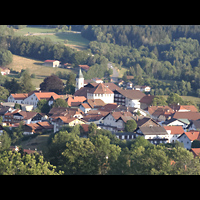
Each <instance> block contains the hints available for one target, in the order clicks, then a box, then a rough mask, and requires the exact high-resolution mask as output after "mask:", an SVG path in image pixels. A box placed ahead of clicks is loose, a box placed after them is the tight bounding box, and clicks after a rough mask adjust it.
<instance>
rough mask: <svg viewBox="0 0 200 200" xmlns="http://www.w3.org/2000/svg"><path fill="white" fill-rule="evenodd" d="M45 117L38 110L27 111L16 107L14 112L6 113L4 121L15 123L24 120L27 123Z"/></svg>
mask: <svg viewBox="0 0 200 200" xmlns="http://www.w3.org/2000/svg"><path fill="white" fill-rule="evenodd" d="M42 119H45V115H44V114H42V113H37V112H26V111H22V110H20V109H15V110H14V111H12V112H7V113H5V114H4V117H3V122H6V123H7V124H15V123H19V122H21V121H23V122H24V123H25V124H30V123H36V122H39V121H41V120H42Z"/></svg>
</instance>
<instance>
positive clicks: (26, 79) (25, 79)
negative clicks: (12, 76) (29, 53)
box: [20, 70, 35, 93]
mask: <svg viewBox="0 0 200 200" xmlns="http://www.w3.org/2000/svg"><path fill="white" fill-rule="evenodd" d="M20 84H21V90H22V92H24V93H29V92H31V91H33V90H34V89H35V88H34V86H33V85H32V82H31V77H30V75H29V73H28V71H27V70H25V71H24V72H23V73H22V76H21V78H20Z"/></svg>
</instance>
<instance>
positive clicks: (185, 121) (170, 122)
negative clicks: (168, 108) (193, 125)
mask: <svg viewBox="0 0 200 200" xmlns="http://www.w3.org/2000/svg"><path fill="white" fill-rule="evenodd" d="M189 124H190V122H189V120H188V119H175V118H171V119H170V120H166V121H165V122H163V123H162V125H163V126H181V127H182V128H183V129H186V128H187V127H188V125H189Z"/></svg>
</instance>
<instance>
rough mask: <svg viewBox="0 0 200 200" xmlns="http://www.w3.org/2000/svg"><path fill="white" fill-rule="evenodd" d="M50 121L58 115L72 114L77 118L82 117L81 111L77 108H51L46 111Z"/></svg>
mask: <svg viewBox="0 0 200 200" xmlns="http://www.w3.org/2000/svg"><path fill="white" fill-rule="evenodd" d="M48 116H49V119H50V121H51V120H52V119H54V118H56V117H59V116H65V117H66V116H70V117H71V116H72V117H76V118H78V119H80V118H83V112H82V110H81V109H79V108H62V107H59V108H52V109H51V110H50V111H49V113H48Z"/></svg>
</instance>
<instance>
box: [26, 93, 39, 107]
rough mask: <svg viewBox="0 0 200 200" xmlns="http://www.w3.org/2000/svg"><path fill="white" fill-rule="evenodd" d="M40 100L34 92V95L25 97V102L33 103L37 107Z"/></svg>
mask: <svg viewBox="0 0 200 200" xmlns="http://www.w3.org/2000/svg"><path fill="white" fill-rule="evenodd" d="M38 101H39V100H38V98H37V96H36V95H35V94H34V93H33V94H32V95H30V96H29V97H27V98H26V99H24V104H28V105H33V107H34V108H36V107H37V103H38Z"/></svg>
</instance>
